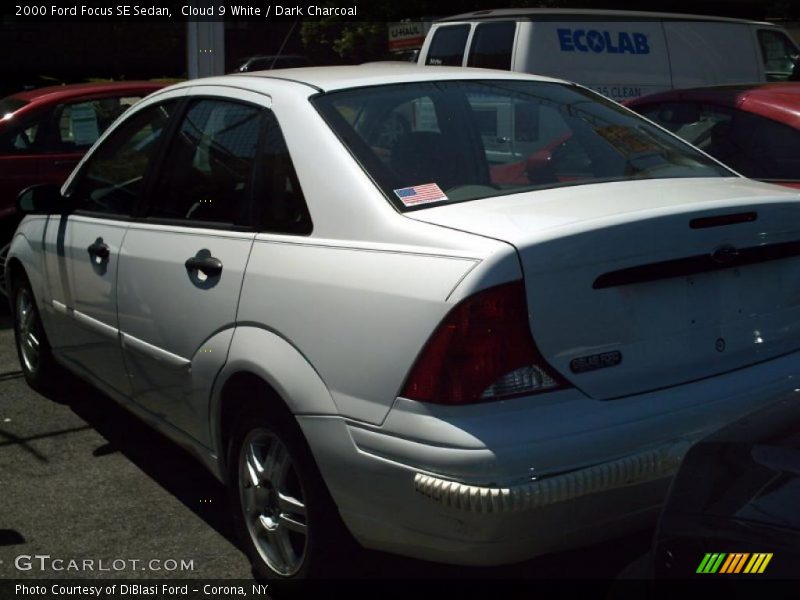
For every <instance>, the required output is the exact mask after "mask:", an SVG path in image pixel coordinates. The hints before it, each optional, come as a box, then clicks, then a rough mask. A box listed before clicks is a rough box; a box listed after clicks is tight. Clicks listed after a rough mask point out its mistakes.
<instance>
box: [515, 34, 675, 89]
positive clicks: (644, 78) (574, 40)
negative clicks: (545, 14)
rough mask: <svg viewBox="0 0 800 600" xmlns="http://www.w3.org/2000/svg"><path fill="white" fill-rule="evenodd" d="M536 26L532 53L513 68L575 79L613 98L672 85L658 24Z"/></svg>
mask: <svg viewBox="0 0 800 600" xmlns="http://www.w3.org/2000/svg"><path fill="white" fill-rule="evenodd" d="M531 25H532V27H531V34H530V36H529V39H530V43H529V45H528V48H527V51H526V52H525V53H524V56H522V55H521V56H519V58H518V60H517V62H516V64H515V69H514V70H517V71H525V72H528V73H536V74H538V75H548V76H551V77H558V78H561V79H567V80H570V81H576V82H577V83H580V84H583V85H585V86H587V87H590V88H592V89H594V90H596V91H598V92H600V93H601V94H603V95H605V96H608V97H609V98H613V99H614V100H625V99H628V98H636V97H638V96H643V95H645V94H652V93H655V92H659V91H662V90H666V89H670V87H671V83H672V82H671V79H670V67H669V57H668V55H667V46H666V43H665V40H664V31H663V28H662V26H661V23H659V22H658V21H651V22H647V21H645V22H642V21H638V22H637V21H615V22H601V21H586V22H579V21H561V22H549V21H538V22H533V23H532V24H531ZM521 54H522V53H521Z"/></svg>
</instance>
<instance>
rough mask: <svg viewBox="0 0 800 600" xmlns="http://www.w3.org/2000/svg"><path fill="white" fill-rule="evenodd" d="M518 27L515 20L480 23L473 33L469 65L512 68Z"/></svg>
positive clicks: (502, 68) (506, 69)
mask: <svg viewBox="0 0 800 600" xmlns="http://www.w3.org/2000/svg"><path fill="white" fill-rule="evenodd" d="M516 29H517V24H516V23H514V22H513V21H512V22H505V23H481V24H479V25H478V26H477V27H476V28H475V33H474V34H473V35H472V44H471V45H470V49H469V57H468V58H467V66H468V67H483V68H486V69H501V70H505V71H509V70H511V53H512V51H513V49H514V33H515V32H516Z"/></svg>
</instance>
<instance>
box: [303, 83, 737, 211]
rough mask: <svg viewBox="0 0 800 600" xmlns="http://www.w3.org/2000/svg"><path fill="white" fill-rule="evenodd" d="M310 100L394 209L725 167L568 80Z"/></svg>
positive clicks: (700, 173)
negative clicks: (563, 82)
mask: <svg viewBox="0 0 800 600" xmlns="http://www.w3.org/2000/svg"><path fill="white" fill-rule="evenodd" d="M312 102H313V103H314V105H315V106H316V108H317V110H319V111H320V113H321V114H322V116H323V118H324V119H325V120H326V121H327V122H328V124H329V125H330V126H331V127H332V128H333V130H334V131H335V132H336V134H337V135H338V136H339V137H340V139H341V140H342V141H343V143H344V144H345V145H346V146H347V147H348V149H349V150H350V152H351V153H352V154H353V156H354V157H355V159H356V160H357V161H358V162H359V163H360V164H361V166H362V167H363V168H364V169H365V170H366V172H367V173H368V174H369V175H370V177H371V178H372V179H373V180H374V181H375V182H376V184H377V185H378V186H379V187H380V188H381V190H382V191H383V193H384V194H385V195H386V197H387V198H389V200H390V201H392V202H393V203H394V205H395V206H397V207H398V208H399V209H400V210H411V209H414V208H419V207H424V206H427V205H430V204H433V203H452V202H462V201H467V200H475V199H480V198H488V197H492V196H501V195H505V194H511V193H517V192H523V191H528V190H535V189H545V188H552V187H557V186H563V185H576V184H587V183H596V182H602V181H625V180H631V179H658V178H676V177H719V176H728V177H730V176H732V175H733V173H732V172H731V171H729V170H728V169H726V168H724V167H722V166H720V165H719V164H717V163H716V162H714V161H712V160H711V159H709V158H708V157H706V156H705V155H704V154H702V153H700V152H698V151H697V150H695V149H694V148H692V147H691V146H689V145H688V144H686V143H683V142H682V141H680V140H678V139H676V138H675V137H673V136H670V135H668V134H666V133H664V132H663V131H662V130H660V129H659V128H657V127H655V126H653V125H652V124H651V123H649V122H648V121H646V120H644V119H641V118H639V117H637V116H635V115H632V114H631V113H630V112H628V111H626V110H625V109H623V108H622V107H620V106H619V105H617V104H616V103H614V102H612V101H610V100H608V99H606V98H604V97H602V96H600V95H599V94H595V93H594V92H591V91H589V90H586V89H585V88H581V87H578V86H574V85H567V84H560V83H551V82H539V81H514V80H476V81H435V82H421V83H406V84H395V85H385V86H374V87H367V88H359V89H352V90H344V91H337V92H330V93H326V94H320V95H317V96H316V97H314V98H313V99H312Z"/></svg>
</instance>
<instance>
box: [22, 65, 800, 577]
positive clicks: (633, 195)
mask: <svg viewBox="0 0 800 600" xmlns="http://www.w3.org/2000/svg"><path fill="white" fill-rule="evenodd" d="M511 171H513V174H509V173H510V172H511ZM19 204H20V208H21V209H22V210H24V211H25V212H26V213H27V215H28V216H27V217H26V218H25V220H24V221H23V222H22V224H21V225H20V227H19V229H18V230H17V232H16V235H15V237H14V240H13V243H12V247H11V252H10V258H9V286H10V289H11V294H10V295H11V302H12V307H13V314H14V323H15V332H16V340H17V347H18V352H19V358H20V362H21V364H22V369H23V372H24V375H25V378H26V379H27V381H28V383H29V384H30V385H31V386H32V387H34V388H35V389H37V390H42V391H46V390H47V389H48V388H49V387H51V386H53V385H56V384H57V382H58V381H59V377H60V376H62V374H63V373H65V372H68V373H71V374H74V375H77V376H79V377H81V378H83V379H85V380H87V381H89V382H91V383H92V384H93V385H95V386H97V387H98V388H100V389H101V390H103V391H104V392H106V393H107V394H108V395H109V396H110V397H112V398H114V399H115V400H117V401H119V402H120V403H122V404H123V405H124V406H126V407H127V408H129V409H130V410H131V411H133V412H134V413H136V414H138V415H140V416H141V417H142V418H144V419H145V420H147V422H149V423H152V424H153V426H154V427H156V428H157V429H159V430H160V431H162V432H163V433H164V434H166V435H167V436H169V437H170V438H172V439H173V440H175V441H176V442H178V443H179V444H181V445H182V446H184V447H186V448H188V449H189V450H190V451H192V452H193V453H194V454H195V455H196V456H197V457H198V459H200V460H201V461H202V462H203V463H204V464H205V465H206V466H207V467H208V468H209V469H210V470H211V471H212V472H213V473H214V474H215V475H216V476H217V477H219V478H220V479H221V480H223V481H225V482H227V483H228V485H229V486H230V489H231V496H232V510H233V511H234V514H235V515H236V521H237V523H238V528H239V531H240V533H241V536H242V540H243V545H244V547H245V548H246V549H247V551H248V553H249V555H250V558H251V559H252V561H253V565H254V569H255V571H256V573H257V574H258V575H259V576H263V577H274V578H298V577H307V576H315V575H319V574H321V573H325V572H326V569H329V568H330V567H331V565H332V564H336V561H331V560H330V558H331V557H332V556H336V555H337V553H339V552H340V548H341V546H340V544H341V543H342V541H343V540H352V539H354V540H355V541H356V542H358V543H359V544H360V545H362V546H364V547H366V548H372V549H379V550H383V551H388V552H394V553H398V554H404V555H408V556H414V557H418V558H423V559H428V560H432V561H440V562H446V563H455V564H464V565H491V564H500V563H507V562H512V561H518V560H522V559H525V558H528V557H533V556H536V555H539V554H543V553H547V552H553V551H556V550H559V549H563V548H568V547H574V546H578V545H581V544H585V543H588V542H590V541H593V540H599V539H603V538H608V537H610V536H615V535H620V534H622V533H624V532H627V531H629V530H631V529H633V528H635V527H640V526H642V525H644V524H648V523H652V522H653V520H654V519H655V516H656V514H657V510H658V507H659V506H660V504H661V503H662V502H663V499H664V497H665V494H666V489H667V486H668V484H669V481H670V478H671V477H672V475H673V474H674V472H675V469H676V468H677V465H678V463H679V461H680V459H681V457H682V456H683V454H684V453H685V452H686V450H687V449H688V448H689V446H690V445H691V444H692V443H693V442H694V441H696V440H698V439H700V438H701V437H703V436H704V435H705V434H707V433H708V432H709V431H712V430H714V429H716V428H718V427H720V426H721V425H723V424H725V423H727V422H730V421H732V420H734V419H736V418H739V417H741V416H742V415H744V414H746V413H748V412H750V411H752V410H755V409H758V408H760V407H762V406H766V405H769V404H771V403H773V402H778V401H781V400H785V399H792V398H794V397H795V395H796V393H797V388H798V387H800V386H798V385H797V381H796V378H797V376H798V375H800V353H798V350H800V258H799V257H798V256H799V255H800V250H798V239H800V196H799V195H798V194H797V193H795V192H793V191H791V190H788V189H786V188H779V187H776V186H771V185H768V184H764V183H759V182H753V181H750V180H747V179H745V178H742V177H740V176H738V175H736V174H734V173H733V172H731V171H729V170H728V169H727V168H726V167H724V166H722V165H721V164H720V163H717V162H716V161H714V160H713V159H711V158H709V157H708V156H706V155H704V154H702V153H701V152H699V151H697V150H695V149H694V148H692V147H691V146H689V145H687V144H686V143H685V142H683V141H682V140H680V139H679V138H677V137H675V136H672V135H670V134H669V133H666V132H664V131H663V130H662V129H660V128H658V127H656V126H654V125H652V124H651V123H650V122H648V121H646V120H643V119H641V118H640V117H638V116H636V115H635V114H634V113H632V112H630V111H628V110H627V109H624V108H622V107H620V106H619V105H617V104H615V103H613V102H611V101H609V100H606V99H604V98H603V97H601V96H599V95H597V94H595V93H593V92H591V91H588V90H587V89H585V88H583V87H580V86H577V85H573V84H569V83H565V82H561V81H556V80H551V79H545V78H537V77H533V76H529V75H523V74H515V73H509V72H499V71H497V72H495V71H490V70H483V69H477V70H472V69H453V68H446V67H443V68H432V67H423V68H420V67H416V66H413V65H407V66H406V65H393V66H387V65H371V66H362V67H326V68H311V69H292V70H275V71H270V72H261V73H252V74H246V75H231V76H225V77H220V78H211V79H202V80H197V81H192V82H187V83H184V84H179V85H177V86H174V87H171V88H167V89H164V90H161V91H159V92H157V93H155V94H153V95H151V96H149V97H148V98H146V99H145V100H143V101H142V102H140V103H139V104H137V105H136V106H135V107H134V108H133V109H131V110H130V111H129V113H128V114H127V115H126V116H125V117H124V118H123V119H122V120H121V121H120V122H118V123H116V124H115V125H114V126H113V127H112V128H111V129H110V130H109V131H107V132H106V133H105V134H104V135H103V136H102V137H101V139H100V140H98V142H97V144H95V146H94V147H93V148H92V150H91V151H90V152H89V153H88V154H87V155H86V157H85V158H84V159H83V160H82V161H81V163H80V164H79V165H78V166H77V168H76V169H75V171H74V172H73V173H72V175H71V176H70V178H69V179H68V180H67V182H66V183H65V184H64V186H63V187H62V188H61V189H60V190H58V189H55V188H54V187H46V186H44V187H35V188H31V189H29V190H27V191H26V192H24V193H23V194H21V196H20V198H19Z"/></svg>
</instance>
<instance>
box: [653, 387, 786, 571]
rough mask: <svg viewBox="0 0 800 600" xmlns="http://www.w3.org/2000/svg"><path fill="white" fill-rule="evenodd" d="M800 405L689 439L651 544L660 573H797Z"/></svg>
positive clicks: (758, 414) (778, 406) (776, 407)
mask: <svg viewBox="0 0 800 600" xmlns="http://www.w3.org/2000/svg"><path fill="white" fill-rule="evenodd" d="M798 506H800V406H798V404H797V402H796V401H795V400H787V401H784V402H779V403H777V404H775V405H772V406H769V407H767V408H765V409H762V410H759V411H757V412H755V413H754V414H751V415H747V416H746V417H744V418H742V419H740V420H738V421H736V422H734V423H732V424H731V425H728V426H727V427H725V428H723V429H722V430H720V431H718V432H715V433H714V434H712V435H710V436H708V437H707V438H705V439H703V440H702V441H701V442H699V443H697V444H695V445H694V446H693V447H692V449H691V450H690V451H689V452H688V454H687V455H686V457H685V458H684V460H683V463H682V465H681V467H680V470H679V471H678V474H677V476H676V477H675V480H674V481H673V483H672V487H671V490H670V494H669V496H668V499H667V502H666V504H665V506H664V512H663V514H662V516H661V519H660V522H659V527H658V529H657V531H656V535H655V543H654V547H653V554H652V556H653V567H652V572H653V574H654V575H655V576H656V577H658V578H664V577H678V578H686V577H698V576H699V577H704V578H708V577H713V576H716V577H721V578H726V577H728V578H730V576H731V575H739V576H740V577H743V578H748V577H750V578H752V576H753V575H758V576H760V577H770V578H782V579H786V578H793V579H795V578H797V576H798V573H797V565H798V561H800V512H798V510H797V507H798Z"/></svg>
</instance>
